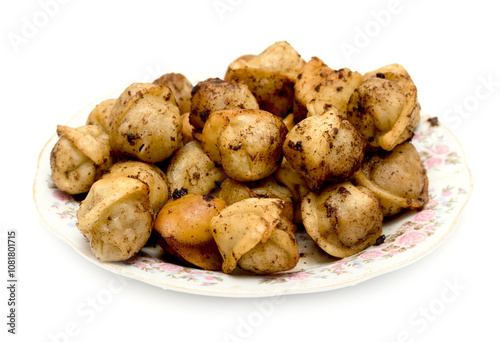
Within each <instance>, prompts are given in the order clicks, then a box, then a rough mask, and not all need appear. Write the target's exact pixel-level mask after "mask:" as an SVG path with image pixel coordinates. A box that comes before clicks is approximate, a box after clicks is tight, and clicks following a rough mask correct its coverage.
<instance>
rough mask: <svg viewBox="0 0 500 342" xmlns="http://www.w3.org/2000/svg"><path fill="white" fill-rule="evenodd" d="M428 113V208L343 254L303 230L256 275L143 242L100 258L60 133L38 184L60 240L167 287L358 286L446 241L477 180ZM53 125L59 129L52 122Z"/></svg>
mask: <svg viewBox="0 0 500 342" xmlns="http://www.w3.org/2000/svg"><path fill="white" fill-rule="evenodd" d="M118 95H119V92H117V93H113V94H110V95H109V96H107V97H105V98H101V99H98V100H96V101H95V102H94V103H91V104H89V105H88V106H87V107H85V108H83V109H82V110H80V111H79V112H78V113H77V114H76V115H75V116H74V117H73V118H72V119H71V120H70V121H69V122H68V123H67V125H69V126H72V127H77V126H80V125H83V124H85V121H86V118H87V116H88V114H89V113H90V111H91V110H92V109H93V108H94V106H95V105H96V104H97V103H99V102H101V101H102V100H104V99H106V98H111V97H117V96H118ZM428 118H429V116H425V115H423V118H422V122H421V124H420V125H419V126H418V127H417V129H416V132H415V133H416V134H415V136H414V138H413V144H414V145H415V147H416V148H417V149H418V151H419V152H420V154H421V157H422V160H423V161H424V164H425V166H426V168H427V170H428V177H429V183H430V185H429V194H430V200H429V202H428V204H427V205H426V206H425V208H424V210H422V211H420V212H417V211H409V212H406V213H404V214H402V215H400V216H397V217H396V218H392V219H390V220H388V221H387V222H385V223H384V228H383V229H384V232H383V233H384V234H385V236H386V240H385V242H384V243H383V244H382V245H380V246H372V247H370V248H368V249H366V250H365V251H362V252H360V253H358V254H356V255H353V256H351V257H348V258H345V259H342V260H339V259H335V258H332V257H330V256H328V255H326V254H325V253H323V252H322V251H321V250H319V248H317V247H316V245H315V244H314V243H313V242H312V240H311V239H310V238H308V236H307V235H306V234H305V233H298V234H297V240H298V242H299V248H300V253H301V258H300V262H299V264H298V265H297V266H296V267H295V268H294V269H293V270H291V271H288V272H285V273H281V274H275V275H269V276H257V275H249V274H244V273H236V274H232V275H227V274H224V273H222V272H213V271H204V270H200V269H197V268H191V267H184V266H180V265H177V264H175V263H172V262H167V261H165V260H162V259H161V257H160V254H159V253H158V251H159V249H158V248H156V249H155V248H145V249H143V251H141V253H140V254H139V255H137V256H136V257H133V258H132V259H130V260H128V261H126V262H113V263H102V262H100V261H99V260H97V259H96V258H95V256H94V255H93V254H92V252H91V250H90V248H89V244H88V241H87V240H86V239H85V238H84V237H83V235H82V234H81V233H80V232H79V231H78V229H77V228H76V226H75V223H76V211H77V209H78V205H79V202H77V201H76V200H75V199H73V198H72V197H71V196H68V195H67V194H65V193H63V192H62V191H60V190H58V189H57V188H56V187H55V185H54V183H53V181H52V178H51V175H50V163H49V156H50V152H51V150H52V147H53V146H54V144H55V143H56V141H57V136H55V135H54V136H52V138H51V139H50V140H49V141H48V142H47V144H46V145H45V147H44V148H43V150H42V151H41V153H40V157H39V160H38V170H37V173H36V176H35V182H34V186H33V194H34V201H35V204H36V206H37V209H38V211H39V213H40V216H41V218H42V219H43V221H44V222H45V223H46V225H47V226H48V227H49V228H50V229H51V230H52V231H53V232H54V233H55V234H56V235H57V236H59V237H60V238H61V239H63V240H64V241H66V242H67V243H69V244H70V245H71V246H73V248H74V249H75V250H76V251H77V252H79V253H80V254H81V255H83V257H85V258H86V259H88V260H90V261H91V262H93V263H95V264H96V265H98V266H99V267H102V268H104V269H107V270H109V271H111V272H115V273H117V274H121V275H123V276H126V277H130V278H134V279H138V280H140V281H143V282H145V283H149V284H152V285H154V286H158V287H161V288H164V289H169V290H175V291H182V292H188V293H195V294H202V295H212V296H232V297H264V296H272V295H280V294H292V293H308V292H319V291H326V290H333V289H338V288H341V287H344V286H349V285H355V284H357V283H360V282H362V281H365V280H368V279H370V278H373V277H375V276H378V275H381V274H384V273H387V272H390V271H393V270H396V269H398V268H401V267H403V266H407V265H409V264H410V263H412V262H414V261H416V260H418V259H419V258H421V257H423V256H424V255H426V254H428V253H429V252H431V251H432V250H433V249H434V248H436V247H437V246H438V245H439V244H441V243H442V242H443V241H444V240H445V239H446V238H447V237H448V236H449V235H450V233H451V232H452V231H453V229H454V227H455V225H456V224H457V221H458V218H459V215H460V213H461V211H462V209H463V208H464V206H465V204H466V203H467V201H468V199H469V197H470V194H471V191H472V180H471V174H470V171H469V169H468V167H467V165H466V162H465V158H464V153H463V150H462V147H461V145H460V143H459V142H458V141H457V139H456V138H455V137H454V136H453V134H451V132H450V131H449V130H448V129H447V128H445V127H444V126H443V125H442V124H439V125H437V126H433V125H431V124H430V122H429V121H428V120H427V119H428ZM54 131H55V128H54Z"/></svg>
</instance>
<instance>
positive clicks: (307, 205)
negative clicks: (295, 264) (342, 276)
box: [301, 182, 383, 258]
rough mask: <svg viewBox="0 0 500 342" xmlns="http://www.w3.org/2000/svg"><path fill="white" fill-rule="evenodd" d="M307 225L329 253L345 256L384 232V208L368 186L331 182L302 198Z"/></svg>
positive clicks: (373, 240) (303, 215) (313, 237)
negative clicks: (320, 189) (317, 191)
mask: <svg viewBox="0 0 500 342" xmlns="http://www.w3.org/2000/svg"><path fill="white" fill-rule="evenodd" d="M301 209H302V219H303V224H304V227H305V229H306V231H307V233H308V234H309V236H311V238H312V239H313V240H314V241H315V242H316V244H317V245H318V246H319V247H320V248H321V249H322V250H324V251H325V252H326V253H328V254H330V255H331V256H334V257H337V258H345V257H348V256H350V255H353V254H356V253H357V252H359V251H362V250H364V249H365V248H367V247H368V246H371V245H373V244H374V243H375V242H376V241H377V239H378V238H379V237H380V235H381V234H382V220H383V215H382V210H381V208H380V204H379V202H378V199H377V197H375V195H374V194H373V192H371V191H370V190H369V189H368V188H365V187H362V186H354V185H353V184H352V183H350V182H343V183H338V184H332V185H329V186H327V187H326V188H324V189H323V190H322V191H321V192H319V193H315V192H310V193H308V194H307V195H306V196H305V197H304V199H303V200H302V207H301Z"/></svg>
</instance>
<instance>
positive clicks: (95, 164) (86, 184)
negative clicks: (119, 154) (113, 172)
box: [50, 125, 112, 195]
mask: <svg viewBox="0 0 500 342" xmlns="http://www.w3.org/2000/svg"><path fill="white" fill-rule="evenodd" d="M57 135H58V136H59V140H58V141H57V143H56V144H55V146H54V147H53V149H52V151H51V154H50V168H51V173H52V179H53V180H54V183H55V185H56V186H57V187H58V188H59V189H60V190H62V191H65V192H66V193H68V194H71V195H76V194H81V193H85V192H88V191H89V190H90V187H91V186H92V184H93V183H94V182H95V181H96V180H97V179H98V178H99V177H101V175H102V174H103V172H105V171H106V170H107V169H108V168H109V167H110V166H111V163H112V158H111V149H110V145H109V138H108V135H107V134H106V132H104V130H103V129H102V128H101V127H100V126H96V125H87V126H80V127H77V128H72V127H68V126H57Z"/></svg>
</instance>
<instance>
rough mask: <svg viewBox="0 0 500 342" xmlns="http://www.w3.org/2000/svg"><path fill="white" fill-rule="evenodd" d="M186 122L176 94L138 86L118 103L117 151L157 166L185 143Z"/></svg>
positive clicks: (114, 122)
mask: <svg viewBox="0 0 500 342" xmlns="http://www.w3.org/2000/svg"><path fill="white" fill-rule="evenodd" d="M181 129H182V121H181V115H180V112H179V107H178V106H177V103H176V101H175V98H174V96H173V94H172V91H171V90H170V89H169V88H167V87H164V86H160V85H154V84H151V83H134V84H132V85H130V86H129V87H127V89H125V90H124V91H123V93H122V94H121V95H120V97H119V98H118V100H117V101H116V104H115V106H114V107H113V110H112V112H111V116H110V134H109V137H110V144H111V148H112V150H113V151H115V152H118V153H121V154H123V155H126V156H131V157H134V158H137V159H139V160H141V161H144V162H149V163H157V162H161V161H163V160H165V159H167V158H168V157H170V156H171V155H172V154H173V153H174V152H175V151H176V150H177V149H178V148H179V147H180V146H181V143H182V133H181Z"/></svg>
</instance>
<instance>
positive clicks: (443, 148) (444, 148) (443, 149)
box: [431, 145, 450, 154]
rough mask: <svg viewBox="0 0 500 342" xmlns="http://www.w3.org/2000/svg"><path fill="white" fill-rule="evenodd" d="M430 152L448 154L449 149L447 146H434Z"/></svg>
mask: <svg viewBox="0 0 500 342" xmlns="http://www.w3.org/2000/svg"><path fill="white" fill-rule="evenodd" d="M431 151H432V152H433V153H435V154H446V153H448V152H450V148H449V147H448V146H447V145H436V146H434V147H433V148H432V149H431Z"/></svg>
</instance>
